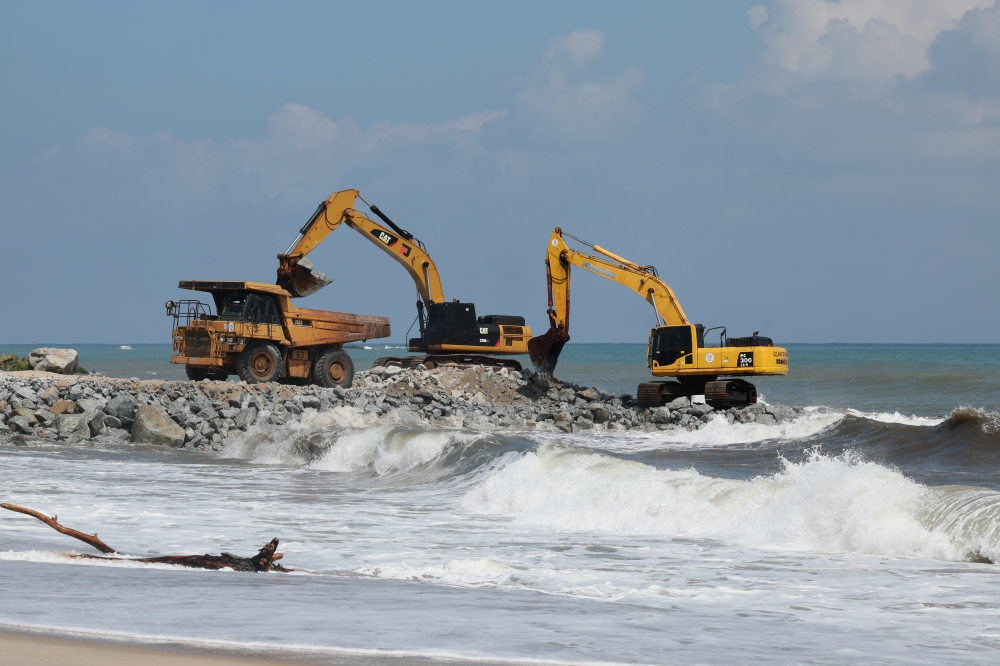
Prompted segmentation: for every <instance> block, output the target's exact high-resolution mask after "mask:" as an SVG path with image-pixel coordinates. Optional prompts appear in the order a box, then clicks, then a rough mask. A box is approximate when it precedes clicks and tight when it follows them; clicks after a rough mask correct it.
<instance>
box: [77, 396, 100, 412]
mask: <svg viewBox="0 0 1000 666" xmlns="http://www.w3.org/2000/svg"><path fill="white" fill-rule="evenodd" d="M76 404H77V405H78V406H79V407H80V409H82V410H83V411H85V412H87V411H90V410H97V411H101V412H103V411H104V407H105V406H106V405H107V403H106V402H105V401H104V400H101V399H98V398H80V399H79V400H77V402H76Z"/></svg>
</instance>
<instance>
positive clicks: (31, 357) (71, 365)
mask: <svg viewBox="0 0 1000 666" xmlns="http://www.w3.org/2000/svg"><path fill="white" fill-rule="evenodd" d="M79 362H80V355H79V354H77V353H76V350H75V349H57V348H55V347H40V348H39V349H36V350H34V351H33V352H31V353H30V354H28V365H30V366H31V369H32V370H38V371H41V372H57V373H59V374H60V375H72V374H73V373H74V372H76V366H77V363H79Z"/></svg>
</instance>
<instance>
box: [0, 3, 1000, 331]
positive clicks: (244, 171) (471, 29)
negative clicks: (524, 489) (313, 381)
mask: <svg viewBox="0 0 1000 666" xmlns="http://www.w3.org/2000/svg"><path fill="white" fill-rule="evenodd" d="M206 5H207V6H206ZM0 89H2V90H3V94H2V95H0V248H2V256H3V258H2V260H0V280H2V283H3V285H4V296H3V302H4V314H3V317H2V319H0V342H7V343H34V342H64V343H69V342H109V343H117V342H122V343H125V342H165V341H167V340H168V337H169V322H168V320H167V319H166V317H165V316H164V315H163V310H162V304H163V302H164V301H166V300H168V299H171V298H177V297H178V296H180V295H183V294H181V293H180V292H178V290H177V289H176V283H177V281H178V280H180V279H192V278H197V279H246V280H259V281H267V282H270V281H273V279H274V270H275V268H276V264H277V262H276V260H275V255H276V254H277V253H278V252H281V251H283V250H284V249H285V248H286V247H287V245H288V243H289V242H290V241H291V240H292V238H293V237H294V235H295V232H296V231H297V229H298V228H299V227H300V226H301V224H302V222H304V221H305V220H306V219H307V218H308V217H309V215H310V214H311V213H312V211H313V210H314V208H315V206H316V205H317V204H318V203H319V201H321V200H322V199H323V198H325V197H326V196H328V195H329V194H330V193H331V192H333V191H335V190H339V189H345V188H358V189H360V190H361V192H362V194H363V195H364V196H365V197H366V198H367V199H368V200H369V201H372V202H374V203H377V204H378V205H379V206H380V207H381V208H382V209H383V210H385V211H386V212H387V213H388V214H389V215H390V216H392V217H393V218H394V219H395V220H396V221H397V222H398V223H400V224H401V225H402V226H403V227H405V228H407V229H409V230H410V231H412V232H414V233H415V234H416V235H417V236H418V237H419V238H421V239H422V240H423V241H424V242H425V243H426V244H427V246H428V248H429V249H430V251H431V253H432V256H434V258H435V260H436V262H437V264H438V266H439V268H440V270H441V273H442V278H443V282H444V287H445V293H446V295H447V296H448V297H449V298H452V297H455V298H461V299H463V300H474V301H475V302H476V305H477V309H478V310H479V312H480V313H481V314H487V313H501V314H523V315H524V316H526V317H527V318H528V321H529V323H530V324H531V325H532V326H533V328H535V329H536V332H542V331H543V330H544V328H545V327H546V325H547V323H546V318H545V314H544V313H545V305H546V304H545V285H544V265H543V258H544V247H545V242H546V239H547V238H548V235H549V233H550V232H551V230H552V227H554V226H561V227H563V228H564V229H566V230H567V231H570V232H571V233H574V234H575V235H577V236H581V237H583V238H585V239H588V240H590V241H591V242H595V243H598V244H600V245H603V246H605V247H608V248H609V249H612V250H613V251H615V252H617V253H619V254H621V255H624V256H626V257H628V258H630V259H632V260H634V261H636V262H638V263H642V264H654V265H656V266H657V267H658V268H659V270H660V273H661V275H662V276H663V277H664V278H665V279H666V280H667V281H668V282H669V283H670V284H671V285H672V286H673V287H674V289H675V291H676V292H677V294H678V296H679V298H680V300H681V302H682V304H683V305H684V307H685V310H686V311H687V313H688V315H689V316H691V317H692V318H693V319H694V320H695V321H699V322H703V323H705V324H706V325H710V326H714V325H720V324H724V325H727V326H728V327H729V331H730V332H731V333H732V334H744V333H750V332H752V331H754V330H760V331H761V332H762V333H764V334H768V335H771V336H772V337H774V338H775V339H776V340H777V341H788V342H1000V308H998V307H997V306H998V303H1000V299H998V297H997V296H996V288H997V285H998V283H1000V268H998V265H1000V261H998V259H1000V257H998V252H997V248H998V245H1000V224H998V211H1000V206H998V204H1000V186H998V183H1000V169H998V167H1000V8H998V7H997V6H995V4H994V2H993V1H992V0H953V1H951V2H947V3H927V2H923V1H918V0H898V1H897V2H888V3H887V2H881V1H878V2H876V1H874V0H841V2H826V1H825V0H781V1H774V2H768V3H763V4H761V3H759V2H718V3H682V2H676V3H670V2H657V3H628V4H625V3H581V2H567V3H560V2H550V3H510V2H506V3H496V4H493V5H489V4H486V3H459V2H454V3H447V2H438V3H402V2H400V3H367V4H342V5H338V4H334V3H328V2H324V3H305V2H300V3H288V4H282V5H279V4H271V3H221V2H218V3H210V4H209V3H183V2H174V3H138V2H130V3H91V4H79V5H68V4H64V3H40V2H32V3H26V2H25V3H17V2H8V3H4V4H3V5H2V6H0ZM311 258H312V259H313V260H314V263H315V264H316V265H317V267H318V268H319V269H320V270H323V271H325V272H326V273H327V274H328V275H329V276H330V277H332V278H334V279H335V282H334V284H333V285H331V286H329V287H327V288H326V289H324V290H323V291H321V292H320V293H318V294H316V295H315V296H313V297H310V298H309V299H306V300H304V301H301V304H302V305H303V306H308V307H317V308H326V309H336V310H343V311H348V312H358V313H367V314H380V315H386V316H389V317H390V318H391V320H392V324H393V329H394V332H395V333H394V336H393V338H394V339H397V340H399V339H402V338H403V335H404V333H405V331H406V328H407V327H408V326H409V325H410V322H411V321H412V320H413V317H414V314H415V312H414V307H413V303H414V302H415V293H414V290H413V288H412V285H411V283H410V282H409V278H408V277H407V275H406V274H405V272H404V271H403V270H402V268H400V267H399V266H396V265H395V264H392V263H391V262H389V260H388V259H387V258H386V257H385V256H384V255H383V254H381V253H380V252H378V250H377V249H376V248H374V247H373V246H371V245H370V244H368V243H367V242H366V241H364V240H363V239H361V238H360V237H358V236H357V234H354V232H352V231H350V230H349V229H346V228H344V229H341V230H340V231H338V232H337V233H336V234H334V235H333V236H331V237H330V238H329V239H328V240H327V242H326V243H325V244H324V245H323V246H321V247H320V248H319V249H318V250H317V251H316V252H315V253H314V254H313V255H312V257H311ZM652 323H653V317H652V313H651V312H650V311H649V306H648V305H647V304H646V303H645V302H643V301H642V300H641V299H640V298H639V297H638V296H635V295H634V294H631V293H629V292H627V291H625V290H624V289H623V288H621V287H619V286H617V285H614V284H611V283H610V282H607V281H604V280H601V279H600V278H598V277H596V276H593V275H589V274H583V273H582V272H578V273H576V274H575V280H574V284H573V321H572V335H573V340H575V341H579V342H641V341H644V340H645V338H646V335H647V332H648V328H649V326H650V325H652Z"/></svg>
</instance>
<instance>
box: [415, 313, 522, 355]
mask: <svg viewBox="0 0 1000 666" xmlns="http://www.w3.org/2000/svg"><path fill="white" fill-rule="evenodd" d="M419 314H421V315H422V313H419ZM526 330H527V327H526V326H525V323H524V317H515V316H512V315H485V316H482V317H476V305H475V304H474V303H462V302H460V301H452V302H451V303H431V304H430V305H429V306H428V307H427V320H426V323H425V325H424V329H423V337H422V338H410V340H409V343H408V345H407V347H408V349H409V351H414V352H427V351H478V350H483V348H487V349H488V350H489V351H490V352H495V350H497V348H500V349H502V350H503V352H504V353H508V354H509V353H524V349H521V347H524V346H525V345H526V340H527V338H528V337H529V336H530V331H529V332H526ZM512 348H514V349H512Z"/></svg>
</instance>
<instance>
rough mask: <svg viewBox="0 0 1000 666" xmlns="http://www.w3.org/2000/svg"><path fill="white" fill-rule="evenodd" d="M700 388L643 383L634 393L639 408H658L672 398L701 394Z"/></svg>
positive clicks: (678, 384)
mask: <svg viewBox="0 0 1000 666" xmlns="http://www.w3.org/2000/svg"><path fill="white" fill-rule="evenodd" d="M701 391H702V389H701V386H698V385H691V384H681V383H680V382H643V383H642V384H639V389H638V390H637V391H636V398H637V402H638V403H639V406H640V407H659V406H661V405H665V404H667V403H668V402H670V401H671V400H673V399H674V398H680V397H682V396H688V397H690V396H692V395H699V394H701Z"/></svg>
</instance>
